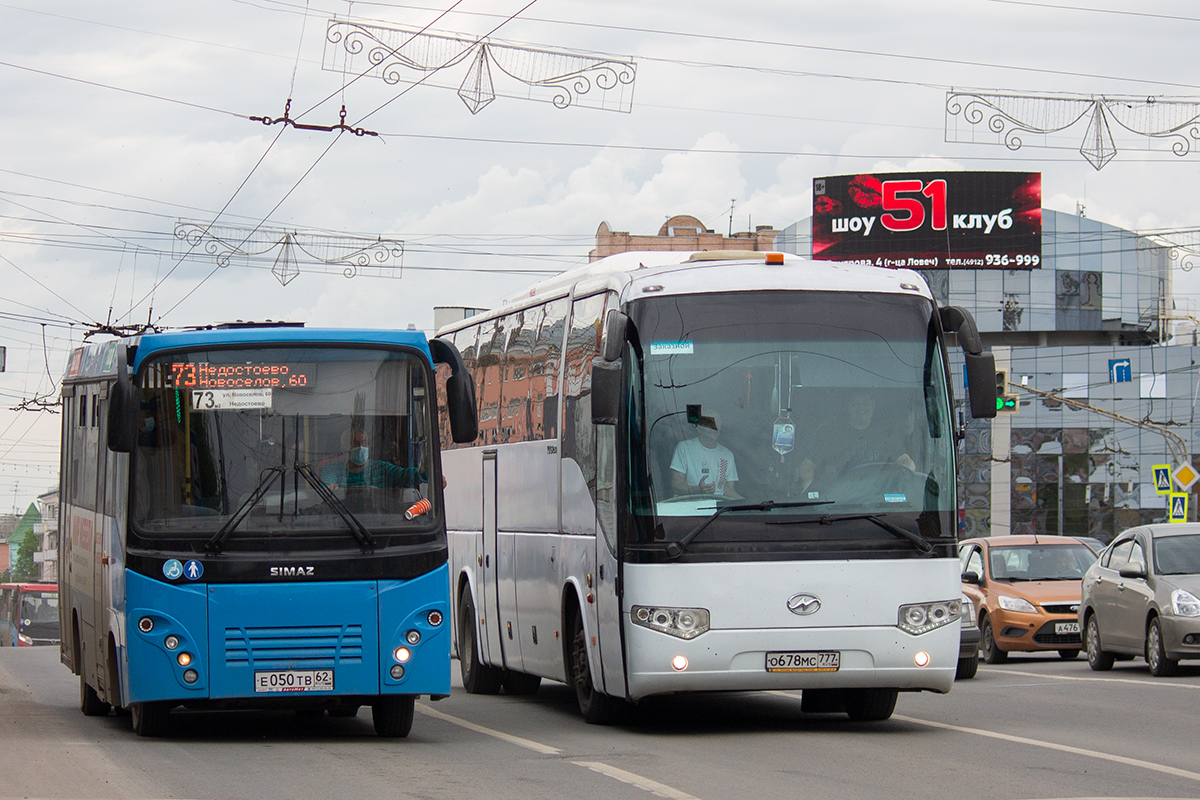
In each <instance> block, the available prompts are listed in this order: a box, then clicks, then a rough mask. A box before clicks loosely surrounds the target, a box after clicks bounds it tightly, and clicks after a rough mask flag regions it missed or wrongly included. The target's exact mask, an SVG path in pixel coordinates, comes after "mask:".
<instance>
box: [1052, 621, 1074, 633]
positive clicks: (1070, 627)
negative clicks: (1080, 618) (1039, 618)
mask: <svg viewBox="0 0 1200 800" xmlns="http://www.w3.org/2000/svg"><path fill="white" fill-rule="evenodd" d="M1054 632H1055V633H1057V634H1063V633H1079V623H1078V622H1056V623H1054Z"/></svg>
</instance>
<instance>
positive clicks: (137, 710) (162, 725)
mask: <svg viewBox="0 0 1200 800" xmlns="http://www.w3.org/2000/svg"><path fill="white" fill-rule="evenodd" d="M129 712H130V713H129V717H130V722H131V723H132V725H133V732H134V733H135V734H137V735H138V736H145V737H147V738H150V739H153V738H156V737H158V736H162V735H163V734H164V733H166V732H167V720H168V717H169V715H170V713H171V707H170V706H169V705H167V704H166V703H134V704H133V705H132V706H130V708H129Z"/></svg>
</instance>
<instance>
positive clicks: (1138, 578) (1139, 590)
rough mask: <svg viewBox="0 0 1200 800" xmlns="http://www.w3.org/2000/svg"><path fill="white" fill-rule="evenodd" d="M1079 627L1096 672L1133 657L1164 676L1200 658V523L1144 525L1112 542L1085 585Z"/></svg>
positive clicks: (1085, 577)
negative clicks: (1120, 658)
mask: <svg viewBox="0 0 1200 800" xmlns="http://www.w3.org/2000/svg"><path fill="white" fill-rule="evenodd" d="M1079 624H1080V626H1081V627H1082V628H1083V632H1084V646H1085V647H1086V649H1087V655H1088V664H1090V665H1091V667H1092V669H1094V670H1106V669H1111V668H1112V665H1113V660H1114V658H1115V656H1116V655H1130V656H1141V657H1143V658H1145V659H1146V663H1147V664H1149V665H1150V674H1151V675H1157V676H1165V675H1173V674H1174V673H1175V671H1176V669H1177V668H1178V666H1179V661H1180V660H1181V659H1185V658H1200V523H1175V524H1172V523H1163V524H1158V525H1145V526H1142V527H1138V528H1131V529H1130V530H1127V531H1125V532H1124V533H1122V534H1120V535H1119V536H1117V537H1116V538H1115V539H1113V542H1112V544H1110V545H1109V546H1108V547H1107V548H1105V549H1104V550H1103V551H1102V552H1101V553H1100V559H1099V560H1098V561H1097V562H1096V563H1095V564H1093V565H1092V566H1091V568H1090V569H1088V571H1087V573H1086V574H1085V575H1084V577H1083V599H1082V602H1081V603H1080V606H1079Z"/></svg>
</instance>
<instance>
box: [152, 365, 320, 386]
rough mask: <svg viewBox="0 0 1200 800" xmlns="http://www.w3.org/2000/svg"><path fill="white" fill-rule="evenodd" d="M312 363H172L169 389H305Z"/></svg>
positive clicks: (168, 377)
mask: <svg viewBox="0 0 1200 800" xmlns="http://www.w3.org/2000/svg"><path fill="white" fill-rule="evenodd" d="M312 366H313V365H312V364H282V363H267V362H260V363H255V364H211V363H209V362H207V361H200V362H195V363H185V362H176V363H172V364H171V371H170V373H168V375H167V387H168V388H170V389H286V388H289V387H297V386H307V385H308V375H309V372H310V371H311V370H312Z"/></svg>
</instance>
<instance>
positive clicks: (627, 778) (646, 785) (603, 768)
mask: <svg viewBox="0 0 1200 800" xmlns="http://www.w3.org/2000/svg"><path fill="white" fill-rule="evenodd" d="M416 710H417V711H420V712H421V713H422V714H425V715H426V716H429V717H433V718H434V719H440V720H442V721H443V722H449V723H450V724H451V725H458V726H459V727H461V728H466V729H467V730H469V731H475V732H476V733H482V734H483V735H484V736H492V737H494V738H496V739H500V740H502V741H505V742H508V743H509V744H515V745H517V746H518V747H524V748H525V749H526V750H532V751H534V752H535V753H540V754H542V755H544V756H558V755H562V750H560V749H558V748H557V747H551V746H550V745H548V744H542V743H541V742H535V741H533V740H532V739H523V738H521V737H520V736H513V735H512V734H511V733H504V732H503V731H497V730H493V729H492V728H485V727H483V726H482V725H476V724H475V723H474V722H468V721H467V720H465V719H462V718H460V717H453V716H451V715H449V714H446V713H443V712H441V711H436V710H434V709H432V708H430V707H429V706H427V705H425V704H424V703H417V705H416ZM571 763H572V764H575V765H576V766H578V767H586V768H587V769H590V770H591V771H592V772H598V773H600V774H601V775H605V776H607V777H609V778H616V779H617V780H619V781H621V782H622V783H628V784H630V785H631V786H636V787H638V788H639V789H644V790H646V791H647V792H651V793H652V794H656V795H658V796H659V797H666V798H669V800H699V798H697V797H695V796H693V795H690V794H688V793H687V792H681V791H680V790H678V789H675V788H672V787H670V786H667V785H666V784H665V783H659V782H658V781H653V780H650V779H649V778H644V777H642V776H641V775H638V774H636V773H633V772H627V771H626V770H623V769H619V768H617V767H614V766H612V765H611V764H605V763H604V762H602V761H572V762H571Z"/></svg>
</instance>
